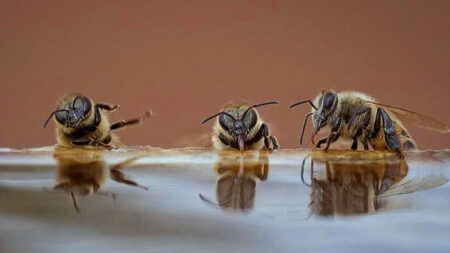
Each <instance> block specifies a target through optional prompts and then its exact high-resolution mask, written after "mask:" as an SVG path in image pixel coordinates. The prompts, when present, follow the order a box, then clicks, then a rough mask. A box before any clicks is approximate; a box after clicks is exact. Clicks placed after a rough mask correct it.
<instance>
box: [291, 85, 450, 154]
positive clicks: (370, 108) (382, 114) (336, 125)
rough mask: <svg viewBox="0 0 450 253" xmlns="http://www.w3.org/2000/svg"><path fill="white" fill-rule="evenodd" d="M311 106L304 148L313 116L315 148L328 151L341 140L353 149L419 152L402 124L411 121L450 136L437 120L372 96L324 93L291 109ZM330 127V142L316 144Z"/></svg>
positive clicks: (298, 103)
mask: <svg viewBox="0 0 450 253" xmlns="http://www.w3.org/2000/svg"><path fill="white" fill-rule="evenodd" d="M304 103H309V104H310V105H311V107H312V109H311V113H308V114H307V115H306V116H305V120H304V122H303V129H302V132H301V137H300V144H301V143H302V141H303V134H304V131H305V126H306V123H307V121H308V118H309V116H311V115H312V116H313V120H312V124H313V133H312V137H311V140H312V142H313V144H315V147H317V148H320V147H321V145H323V144H325V143H326V147H325V150H328V148H329V147H330V144H331V143H333V142H335V141H336V140H338V139H339V138H343V139H348V140H352V141H353V143H352V145H351V149H353V150H356V149H357V148H358V141H359V142H361V143H362V144H363V145H364V149H365V150H368V149H369V144H370V145H371V146H372V148H373V149H374V150H391V151H395V152H397V153H399V154H402V152H403V151H404V150H414V149H416V148H417V145H416V143H415V141H414V140H413V139H412V138H411V135H410V134H409V132H408V130H407V129H406V128H405V127H404V126H403V123H402V122H401V121H400V119H402V120H409V121H411V122H412V123H415V124H416V125H417V126H419V127H423V128H426V129H430V130H435V131H439V132H441V133H448V132H450V129H449V128H448V127H447V126H446V125H445V124H443V123H442V122H439V121H437V120H435V119H432V118H430V117H427V116H424V115H421V114H419V113H416V112H412V111H408V110H405V109H401V108H397V107H393V106H389V105H385V104H381V103H378V102H375V100H374V99H373V98H371V97H370V96H368V95H366V94H364V93H360V92H355V91H348V92H339V93H337V92H334V91H332V90H324V91H322V92H321V93H320V94H319V95H318V96H317V97H316V98H315V99H314V100H313V101H311V100H304V101H300V102H297V103H295V104H292V105H291V108H293V107H295V106H297V105H301V104H304ZM325 126H329V127H330V129H331V133H330V135H329V136H328V137H327V138H324V139H321V140H319V141H318V142H317V143H315V142H314V136H315V135H317V133H318V132H319V130H320V129H322V128H323V127H325Z"/></svg>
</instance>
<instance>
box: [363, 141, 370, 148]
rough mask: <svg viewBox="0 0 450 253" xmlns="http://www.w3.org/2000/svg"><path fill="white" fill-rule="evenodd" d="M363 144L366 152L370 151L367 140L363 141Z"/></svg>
mask: <svg viewBox="0 0 450 253" xmlns="http://www.w3.org/2000/svg"><path fill="white" fill-rule="evenodd" d="M362 144H363V145H364V150H369V145H368V144H367V141H366V140H364V141H362Z"/></svg>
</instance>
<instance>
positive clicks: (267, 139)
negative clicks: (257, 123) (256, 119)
mask: <svg viewBox="0 0 450 253" xmlns="http://www.w3.org/2000/svg"><path fill="white" fill-rule="evenodd" d="M259 131H262V136H263V137H264V149H265V150H269V151H273V150H274V149H277V148H278V142H277V141H276V139H275V142H273V139H272V138H271V137H272V136H269V127H268V126H267V125H266V124H264V123H263V124H262V125H261V128H260V130H259ZM271 141H272V147H270V142H271ZM275 145H276V147H275Z"/></svg>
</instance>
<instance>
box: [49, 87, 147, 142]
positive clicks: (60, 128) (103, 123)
mask: <svg viewBox="0 0 450 253" xmlns="http://www.w3.org/2000/svg"><path fill="white" fill-rule="evenodd" d="M118 108H120V106H118V105H110V104H105V103H95V102H94V101H93V100H92V99H90V98H88V97H86V96H83V95H81V94H77V93H72V94H67V95H65V96H63V97H62V98H61V99H60V100H59V101H58V103H57V109H56V110H55V111H53V112H52V113H51V114H50V116H49V117H48V118H47V120H46V121H45V123H44V128H45V127H46V126H47V123H48V122H49V121H50V119H51V118H52V117H53V116H54V119H55V124H56V139H57V141H58V144H60V145H62V146H87V145H91V146H98V147H106V148H108V149H112V148H113V146H112V145H111V144H115V143H116V140H115V136H114V135H113V134H112V133H111V131H116V130H118V129H120V128H122V127H125V126H129V125H134V124H137V123H139V122H141V121H143V120H144V119H146V118H149V117H150V116H151V115H152V113H151V111H150V110H149V111H147V112H145V113H144V114H143V115H141V116H140V117H138V118H133V119H129V120H121V121H119V122H116V123H113V124H110V123H109V120H108V118H107V115H106V113H105V111H114V110H116V109H118Z"/></svg>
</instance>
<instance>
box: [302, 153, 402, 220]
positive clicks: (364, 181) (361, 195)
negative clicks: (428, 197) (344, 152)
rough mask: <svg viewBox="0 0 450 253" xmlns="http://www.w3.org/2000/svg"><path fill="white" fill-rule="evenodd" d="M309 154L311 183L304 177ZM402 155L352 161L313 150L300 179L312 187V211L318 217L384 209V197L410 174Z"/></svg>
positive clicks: (385, 200)
mask: <svg viewBox="0 0 450 253" xmlns="http://www.w3.org/2000/svg"><path fill="white" fill-rule="evenodd" d="M308 157H311V162H310V170H309V174H310V183H307V182H306V180H305V177H304V174H305V165H306V160H307V159H308ZM408 170H409V169H408V164H407V163H406V160H405V159H403V158H393V159H386V158H384V159H374V160H371V161H361V162H357V161H351V160H345V159H344V160H343V159H332V158H328V159H326V158H325V157H320V156H316V155H315V154H314V152H313V154H311V155H310V156H307V157H306V158H305V159H304V160H303V162H302V165H301V180H302V182H303V183H304V184H305V185H307V186H309V187H310V189H311V191H310V199H311V201H310V205H309V208H310V211H311V214H315V215H318V216H325V217H330V216H350V215H363V214H370V213H376V212H378V211H381V210H384V209H385V208H386V206H387V205H388V202H387V201H388V200H387V199H385V198H382V197H383V196H384V195H389V194H388V192H389V191H390V190H391V189H394V188H396V187H395V186H396V185H397V184H398V183H399V182H400V181H402V179H404V178H405V177H406V175H407V174H408Z"/></svg>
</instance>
